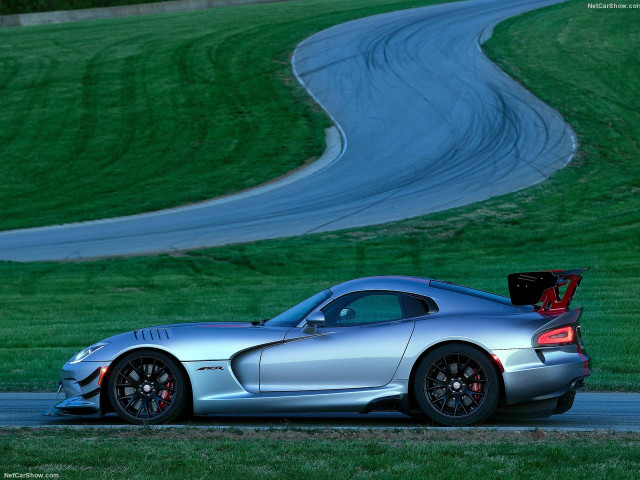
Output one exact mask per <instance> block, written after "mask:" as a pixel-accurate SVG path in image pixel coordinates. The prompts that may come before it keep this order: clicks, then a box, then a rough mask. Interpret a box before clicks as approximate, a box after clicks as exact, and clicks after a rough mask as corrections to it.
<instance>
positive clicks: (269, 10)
mask: <svg viewBox="0 0 640 480" xmlns="http://www.w3.org/2000/svg"><path fill="white" fill-rule="evenodd" d="M429 3H436V0H350V1H349V2H343V1H340V0H308V1H296V2H285V3H280V4H271V5H252V6H237V7H232V8H217V9H211V10H202V11H196V12H185V13H179V14H163V15H153V16H144V17H131V18H124V19H122V18H120V19H111V20H100V21H91V22H79V23H69V24H63V25H50V26H42V27H22V28H7V29H1V30H0V66H1V68H0V160H1V161H0V205H3V207H2V215H1V216H0V230H5V229H12V228H18V227H28V226H37V225H48V224H54V223H63V222H72V221H80V220H89V219H96V218H104V217H111V216H118V215H124V214H130V213H138V212H143V211H150V210H156V209H160V208H163V207H173V206H176V205H180V204H186V203H190V202H196V201H199V200H204V199H207V198H211V197H215V196H218V195H222V194H227V193H230V192H235V191H239V190H243V189H246V188H248V187H252V186H255V185H258V184H261V183H264V182H266V181H268V180H271V179H272V178H274V177H277V176H280V175H283V174H285V173H287V172H289V171H291V170H293V169H295V168H296V167H299V166H301V165H302V164H304V163H305V162H309V161H312V160H314V159H315V158H317V157H318V156H319V155H320V154H321V153H322V151H323V149H324V128H326V127H328V126H329V125H330V122H329V120H328V118H327V117H326V115H324V113H322V112H321V111H320V110H319V108H317V107H316V106H314V105H313V102H312V100H311V99H310V98H309V97H308V95H307V94H306V93H305V92H304V90H303V89H302V87H301V86H300V85H298V83H297V82H296V81H295V80H294V78H293V75H292V73H291V68H290V64H289V58H290V55H291V53H292V51H293V49H294V47H295V45H296V44H297V43H299V42H300V41H301V40H302V39H304V38H305V37H306V36H308V35H309V34H311V33H313V32H316V31H319V30H322V29H324V28H326V27H329V26H331V25H334V24H336V23H341V22H344V21H347V20H351V19H353V18H357V17H362V16H367V15H371V14H375V13H380V12H384V11H389V10H395V9H402V8H407V7H415V6H421V5H425V4H429Z"/></svg>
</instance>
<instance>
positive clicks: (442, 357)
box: [414, 344, 500, 426]
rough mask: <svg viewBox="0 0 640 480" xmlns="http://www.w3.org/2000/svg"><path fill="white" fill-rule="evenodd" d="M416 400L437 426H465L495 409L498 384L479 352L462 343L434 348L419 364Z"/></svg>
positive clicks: (416, 378)
mask: <svg viewBox="0 0 640 480" xmlns="http://www.w3.org/2000/svg"><path fill="white" fill-rule="evenodd" d="M414 395H415V399H416V401H417V402H418V404H419V405H420V408H422V411H423V412H424V413H425V415H427V416H428V417H429V418H431V419H432V420H433V421H435V422H436V423H439V424H441V425H445V426H465V425H472V424H474V423H480V422H482V421H484V420H486V419H487V418H488V417H489V416H490V415H491V414H492V413H493V412H494V411H495V409H496V406H497V404H498V399H499V397H500V383H499V381H498V374H497V372H496V369H495V366H494V365H493V363H492V362H491V361H490V360H489V359H488V358H487V355H486V354H485V353H484V352H482V351H481V350H479V349H477V348H475V347H472V346H470V345H464V344H448V345H443V346H441V347H438V348H436V349H435V350H433V351H432V352H430V353H429V354H428V355H427V356H426V357H425V358H424V359H423V360H422V362H420V365H419V367H418V370H417V372H416V376H415V378H414Z"/></svg>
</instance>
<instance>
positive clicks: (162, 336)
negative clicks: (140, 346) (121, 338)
mask: <svg viewBox="0 0 640 480" xmlns="http://www.w3.org/2000/svg"><path fill="white" fill-rule="evenodd" d="M133 336H134V337H136V340H140V341H144V342H148V341H151V340H153V341H156V342H157V341H159V340H169V338H170V337H169V329H168V328H145V329H143V330H134V331H133Z"/></svg>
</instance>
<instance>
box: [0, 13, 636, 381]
mask: <svg viewBox="0 0 640 480" xmlns="http://www.w3.org/2000/svg"><path fill="white" fill-rule="evenodd" d="M639 41H640V23H639V22H633V21H632V17H631V16H630V14H629V13H625V12H622V11H607V12H604V11H595V10H589V9H587V7H586V4H585V3H583V2H568V3H565V4H561V5H558V6H555V7H552V8H549V9H545V10H542V11H538V12H533V13H530V14H527V15H525V16H522V17H519V18H517V19H514V20H510V21H507V22H505V23H503V24H501V25H499V26H498V28H497V29H496V32H495V37H494V39H492V40H491V41H490V42H489V44H488V45H487V50H488V51H489V53H490V54H491V55H492V56H493V57H494V58H497V59H500V60H499V61H500V62H501V65H503V67H504V68H506V69H507V71H509V72H510V73H512V74H513V75H515V76H517V77H518V78H520V79H521V80H522V81H523V82H525V84H526V85H527V86H528V87H529V88H531V89H532V91H533V92H534V93H535V94H536V95H538V96H540V97H541V98H543V99H544V100H546V101H547V102H549V103H550V104H551V105H553V106H554V107H556V108H558V109H559V110H560V111H561V112H562V113H563V114H564V115H565V116H566V118H567V120H568V121H569V122H570V123H571V124H572V125H573V127H574V128H575V130H576V132H577V134H578V136H579V138H580V142H581V151H580V153H579V154H578V156H577V157H576V158H575V160H574V161H573V162H572V164H571V165H570V166H568V167H567V168H565V169H563V170H561V171H559V172H557V173H556V174H555V175H554V176H553V177H552V178H550V179H549V180H547V181H545V182H543V183H541V184H539V185H536V186H534V187H531V188H528V189H526V190H523V191H520V192H516V193H513V194H509V195H505V196H502V197H500V198H494V199H491V200H489V201H486V202H482V203H479V204H475V205H471V206H467V207H464V208H459V209H455V210H451V211H447V212H440V213H437V214H433V215H428V216H425V217H421V218H417V219H412V220H407V221H403V222H397V223H393V224H388V225H383V226H376V227H369V228H363V229H355V230H350V231H343V232H336V233H326V234H319V235H310V236H304V237H298V238H292V239H283V240H271V241H264V242H259V243H253V244H247V245H239V246H229V247H223V248H217V249H210V250H206V251H201V252H190V253H187V254H184V255H183V256H166V255H165V256H158V257H150V258H129V259H114V260H105V261H99V262H87V263H71V264H47V263H42V264H27V265H22V264H12V263H3V264H0V299H1V300H2V301H1V302H0V338H2V339H3V348H2V349H1V350H0V364H2V366H3V368H2V369H1V370H0V390H41V389H52V388H53V387H54V386H55V382H56V381H57V371H58V369H59V367H60V366H61V365H62V364H63V363H64V362H65V361H66V360H67V359H68V358H69V357H71V355H72V354H74V353H75V352H76V351H78V350H79V349H80V348H82V347H84V346H87V345H89V344H91V343H92V342H95V341H97V340H100V339H101V338H104V337H107V336H110V335H112V334H115V333H119V332H122V331H124V330H127V329H132V328H137V327H141V326H145V325H153V324H159V323H167V322H183V321H199V320H254V319H262V318H266V317H269V316H272V315H274V314H276V313H278V312H279V311H281V310H283V309H284V308H286V307H287V306H290V305H291V304H292V303H294V302H296V301H298V300H301V299H302V298H304V297H305V296H307V295H310V294H312V293H314V292H316V291H318V290H320V289H322V288H325V287H327V286H330V285H333V284H336V283H338V282H340V281H342V280H347V279H350V278H353V277H358V276H364V275H381V274H409V275H419V276H429V277H434V278H441V279H446V280H451V281H455V282H459V283H462V284H466V285H470V286H473V287H477V288H481V289H484V290H489V291H495V292H498V293H503V294H506V293H507V289H506V276H507V274H508V273H510V272H514V271H527V270H533V269H538V268H574V267H581V266H589V267H591V270H590V271H589V272H587V273H586V274H585V278H584V281H583V283H582V288H581V289H580V291H579V292H578V294H577V296H576V299H575V305H576V306H578V305H583V306H584V307H585V313H584V315H583V317H582V324H583V327H584V328H583V332H584V337H585V341H586V344H587V349H588V352H589V353H590V354H591V355H592V357H593V361H594V370H593V375H592V376H591V378H590V379H589V381H588V386H589V388H590V389H594V390H631V391H638V390H640V346H639V344H638V341H637V338H638V337H639V336H640V323H639V322H638V296H639V295H638V294H639V293H640V275H639V274H638V272H639V271H640V245H639V243H640V242H638V239H640V223H639V219H640V218H639V217H640V215H639V212H640V196H639V195H638V192H639V191H640V164H639V163H638V161H637V158H638V156H639V154H640V151H639V150H640V149H639V147H638V143H637V138H638V134H639V133H640V118H639V115H638V112H637V111H636V109H635V106H637V105H640V88H638V81H639V80H638V79H640V64H639V63H638V62H637V58H636V50H637V45H638V43H639ZM596 42H597V45H596ZM596 47H597V48H596ZM625 82H626V83H625ZM621 85H624V88H621ZM622 90H624V92H623V93H620V92H621V91H622Z"/></svg>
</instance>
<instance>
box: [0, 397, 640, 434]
mask: <svg viewBox="0 0 640 480" xmlns="http://www.w3.org/2000/svg"><path fill="white" fill-rule="evenodd" d="M54 398H55V394H53V393H2V394H0V427H23V426H26V427H39V426H72V425H86V426H106V427H114V426H119V425H126V424H124V423H122V421H121V420H120V419H119V418H118V417H117V416H116V415H108V416H106V417H102V418H101V417H100V416H99V415H89V416H86V417H79V416H59V417H46V416H43V415H42V413H43V412H46V411H47V410H48V409H49V407H50V406H51V404H52V402H53V400H54ZM189 425H195V426H202V427H212V428H224V427H233V428H238V427H240V428H251V429H254V428H273V427H274V426H275V427H278V426H282V427H294V428H295V427H334V428H366V429H369V428H394V429H395V428H415V427H418V428H421V427H424V426H425V425H424V424H421V423H418V422H416V421H415V420H413V419H411V418H409V417H407V416H405V415H403V414H401V413H390V412H389V413H370V414H368V415H360V414H357V413H355V414H354V413H323V414H299V413H298V414H289V415H286V414H282V415H281V414H270V415H210V416H204V417H195V418H194V419H193V421H191V422H189ZM483 427H488V428H491V429H494V428H495V429H503V430H523V429H534V428H541V429H546V430H569V431H571V430H609V431H614V432H640V393H579V394H578V395H577V396H576V400H575V403H574V405H573V408H572V409H571V410H569V411H568V412H566V413H563V414H562V415H553V416H551V417H549V418H541V419H530V420H515V419H508V418H504V417H503V418H498V417H493V418H491V419H489V421H488V422H486V423H485V424H483Z"/></svg>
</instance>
